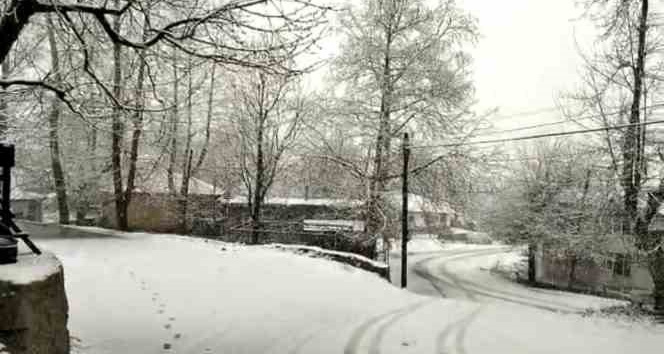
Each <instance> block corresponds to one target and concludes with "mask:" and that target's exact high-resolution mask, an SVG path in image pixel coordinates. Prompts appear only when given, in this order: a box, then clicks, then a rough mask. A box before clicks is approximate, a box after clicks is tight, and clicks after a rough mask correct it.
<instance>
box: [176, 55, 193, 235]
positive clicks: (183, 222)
mask: <svg viewBox="0 0 664 354" xmlns="http://www.w3.org/2000/svg"><path fill="white" fill-rule="evenodd" d="M192 69H193V67H192V62H191V58H189V60H188V62H187V136H186V139H185V146H184V151H185V159H184V161H183V162H182V184H181V185H180V198H179V203H178V204H179V205H180V207H179V209H180V210H179V213H178V214H179V219H180V233H182V234H186V233H187V231H188V230H187V209H188V207H189V179H190V178H191V168H192V167H191V159H192V156H193V152H192V151H191V139H192V137H193V135H192V132H191V128H192V123H193V122H192V120H193V117H192V115H193V111H192V110H193V106H192V105H193V102H192V95H193V87H192V86H193V85H192V77H191V72H192Z"/></svg>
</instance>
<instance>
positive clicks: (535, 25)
mask: <svg viewBox="0 0 664 354" xmlns="http://www.w3.org/2000/svg"><path fill="white" fill-rule="evenodd" d="M458 1H459V5H460V6H461V7H462V8H464V9H466V10H467V11H469V12H470V13H471V14H473V15H474V16H475V17H476V18H477V19H478V21H479V30H480V33H481V38H480V40H479V42H478V43H477V45H476V47H475V48H474V49H473V50H472V51H471V52H472V54H473V59H474V80H475V85H476V89H477V94H476V98H477V99H478V101H479V102H478V106H479V107H481V108H484V109H487V108H492V107H496V108H498V109H499V112H498V116H509V115H512V114H515V113H521V112H530V111H534V110H540V109H542V108H547V107H552V106H555V104H556V97H558V96H559V95H560V93H561V92H562V91H563V90H571V89H573V88H574V86H575V84H576V83H577V77H578V74H579V70H580V68H581V65H582V60H581V57H580V55H579V52H578V49H577V46H576V44H575V38H576V40H577V41H579V42H580V43H583V42H586V43H587V42H588V40H589V39H590V38H592V27H591V26H590V24H589V23H588V22H587V21H586V20H579V17H580V15H581V13H582V9H581V8H580V7H579V6H577V5H575V2H576V0H555V1H553V0H503V1H487V0H458ZM585 50H586V51H587V48H586V49H585ZM561 118H562V117H561V116H560V113H559V112H557V111H555V110H554V111H549V112H545V113H542V114H537V115H528V116H521V117H518V118H514V119H499V120H496V121H495V123H494V124H495V126H496V128H499V129H500V128H503V129H505V128H513V127H517V126H524V125H532V124H533V123H539V122H543V121H555V120H560V119H561Z"/></svg>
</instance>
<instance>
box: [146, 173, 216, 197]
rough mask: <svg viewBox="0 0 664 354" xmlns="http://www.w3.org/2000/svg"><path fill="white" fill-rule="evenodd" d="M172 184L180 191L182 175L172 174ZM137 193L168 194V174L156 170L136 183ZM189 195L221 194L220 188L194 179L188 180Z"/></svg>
mask: <svg viewBox="0 0 664 354" xmlns="http://www.w3.org/2000/svg"><path fill="white" fill-rule="evenodd" d="M173 183H174V184H175V188H176V190H178V191H179V190H180V187H181V185H182V174H181V173H173ZM135 191H137V192H145V193H169V190H168V173H167V172H166V171H165V170H161V169H159V170H156V171H154V172H153V173H152V174H151V175H150V176H149V177H148V178H144V179H143V180H142V181H138V183H137V184H136V189H135ZM189 193H190V194H221V193H222V190H221V189H220V188H215V187H214V186H213V185H211V184H209V183H207V182H205V181H203V180H200V179H198V178H195V177H191V178H190V179H189Z"/></svg>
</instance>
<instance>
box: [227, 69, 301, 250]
mask: <svg viewBox="0 0 664 354" xmlns="http://www.w3.org/2000/svg"><path fill="white" fill-rule="evenodd" d="M296 79H297V78H296V77H292V76H283V75H269V74H266V73H264V72H255V71H250V72H247V73H244V75H238V76H237V77H236V78H235V80H234V82H233V86H232V87H233V91H234V98H233V101H234V103H233V106H232V112H231V120H232V122H233V124H234V126H235V129H236V131H237V132H238V135H239V136H240V146H239V151H238V160H239V161H240V166H241V175H242V181H243V183H244V186H245V188H246V190H247V199H248V204H249V209H250V211H251V220H252V227H253V236H252V242H253V243H258V242H259V241H260V239H259V231H260V222H261V210H262V206H263V202H264V200H265V198H266V196H267V194H268V192H269V190H270V187H271V186H272V185H273V183H274V181H275V178H276V177H277V175H278V174H279V172H280V170H281V168H282V164H283V161H282V160H283V157H284V153H285V152H286V151H287V150H288V149H289V148H291V147H292V146H293V143H294V142H295V139H296V137H297V135H298V133H299V131H300V128H301V127H302V121H303V120H304V119H305V115H306V112H305V104H304V101H303V99H302V97H301V96H299V92H298V91H297V82H296V81H297V80H296Z"/></svg>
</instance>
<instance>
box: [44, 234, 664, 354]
mask: <svg viewBox="0 0 664 354" xmlns="http://www.w3.org/2000/svg"><path fill="white" fill-rule="evenodd" d="M82 230H86V231H94V230H95V229H94V228H84V229H82ZM106 235H108V236H115V237H90V238H76V239H73V238H69V239H40V240H38V243H39V245H40V246H41V247H43V248H45V249H49V250H51V251H53V252H54V253H55V254H57V255H58V257H59V258H60V259H61V260H62V261H63V263H64V267H65V281H66V286H67V291H68V299H69V303H70V311H71V312H70V323H69V328H70V331H71V333H72V334H73V335H74V336H76V337H77V338H80V343H79V344H78V345H77V347H78V348H77V350H78V351H79V352H80V353H86V354H92V353H94V354H105V353H145V354H151V353H192V354H193V353H259V352H260V353H321V354H326V353H349V354H352V353H356V354H359V353H367V352H368V353H382V354H390V353H442V352H456V353H463V352H468V353H532V352H545V353H560V352H564V353H587V352H598V353H599V352H601V353H603V354H607V353H609V354H610V353H626V352H638V353H656V352H657V353H659V352H660V351H661V344H662V343H663V342H664V330H662V328H659V327H653V326H650V327H643V326H636V325H630V326H626V325H621V324H619V323H616V322H615V321H609V320H605V319H600V318H584V317H581V316H578V315H561V314H556V313H551V312H547V311H542V310H538V309H529V308H523V307H515V306H503V305H504V304H502V303H480V304H478V303H474V302H470V301H464V300H450V299H440V298H433V297H424V296H420V295H416V294H413V293H411V292H408V291H405V290H401V289H398V288H396V287H394V286H393V285H391V284H389V283H388V282H386V281H385V280H383V279H380V278H379V277H377V276H375V275H373V274H371V273H368V272H364V271H361V270H358V269H355V268H353V267H350V266H347V265H344V264H340V263H337V262H330V261H327V260H324V259H318V258H309V257H303V256H298V255H295V254H292V253H290V252H283V251H278V250H276V249H273V248H270V247H262V246H261V247H251V246H242V245H234V244H227V243H222V242H216V241H210V240H203V239H191V238H186V237H175V236H168V235H157V234H145V233H119V232H114V231H113V232H108V233H107V234H106ZM458 247H459V248H460V247H461V246H458ZM485 247H486V246H485ZM460 263H463V262H460ZM455 266H458V265H455ZM478 271H479V270H478Z"/></svg>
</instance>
